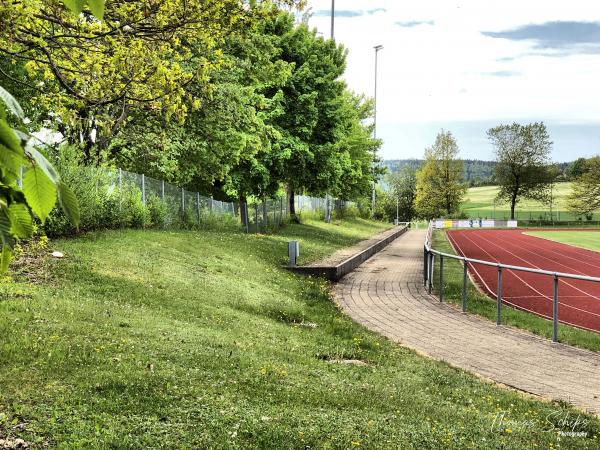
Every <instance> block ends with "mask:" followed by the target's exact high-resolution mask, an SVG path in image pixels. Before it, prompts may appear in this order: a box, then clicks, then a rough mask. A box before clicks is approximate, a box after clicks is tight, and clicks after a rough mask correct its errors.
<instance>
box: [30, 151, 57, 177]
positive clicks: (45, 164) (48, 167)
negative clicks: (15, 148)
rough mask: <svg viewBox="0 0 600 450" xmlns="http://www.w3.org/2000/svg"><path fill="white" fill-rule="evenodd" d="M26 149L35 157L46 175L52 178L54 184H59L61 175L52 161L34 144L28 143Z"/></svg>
mask: <svg viewBox="0 0 600 450" xmlns="http://www.w3.org/2000/svg"><path fill="white" fill-rule="evenodd" d="M25 151H26V152H27V154H28V155H29V156H30V157H31V158H33V160H34V161H35V162H36V164H37V165H38V166H39V167H40V169H42V170H43V171H44V173H45V174H46V176H47V177H48V178H50V180H52V182H53V183H54V184H58V182H59V181H60V176H59V175H58V172H57V171H56V169H54V167H53V166H52V164H51V163H50V161H48V160H47V159H46V157H45V156H44V155H42V153H40V152H39V151H38V150H37V149H35V148H34V147H33V146H32V145H29V144H28V145H27V146H26V148H25Z"/></svg>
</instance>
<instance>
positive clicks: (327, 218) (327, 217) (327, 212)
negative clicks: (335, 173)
mask: <svg viewBox="0 0 600 450" xmlns="http://www.w3.org/2000/svg"><path fill="white" fill-rule="evenodd" d="M330 222H331V206H330V205H329V194H327V195H325V223H330Z"/></svg>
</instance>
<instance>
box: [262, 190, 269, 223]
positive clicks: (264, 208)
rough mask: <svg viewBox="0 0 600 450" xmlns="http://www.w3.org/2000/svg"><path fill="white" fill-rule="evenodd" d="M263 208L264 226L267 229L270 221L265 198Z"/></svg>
mask: <svg viewBox="0 0 600 450" xmlns="http://www.w3.org/2000/svg"><path fill="white" fill-rule="evenodd" d="M262 210H263V226H264V229H265V231H266V230H267V227H268V226H269V221H268V217H269V216H268V213H267V201H266V200H265V199H264V198H263V201H262Z"/></svg>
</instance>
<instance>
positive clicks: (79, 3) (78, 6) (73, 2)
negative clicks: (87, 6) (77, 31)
mask: <svg viewBox="0 0 600 450" xmlns="http://www.w3.org/2000/svg"><path fill="white" fill-rule="evenodd" d="M63 3H64V4H65V6H66V7H67V8H69V9H70V10H71V11H73V13H74V14H79V13H80V12H81V10H82V9H83V3H84V1H83V0H63Z"/></svg>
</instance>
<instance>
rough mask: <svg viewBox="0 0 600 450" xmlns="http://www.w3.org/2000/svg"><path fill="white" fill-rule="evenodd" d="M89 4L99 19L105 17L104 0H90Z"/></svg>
mask: <svg viewBox="0 0 600 450" xmlns="http://www.w3.org/2000/svg"><path fill="white" fill-rule="evenodd" d="M88 6H89V7H90V11H92V14H93V15H94V16H95V17H96V19H98V20H102V19H103V17H104V0H88Z"/></svg>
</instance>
